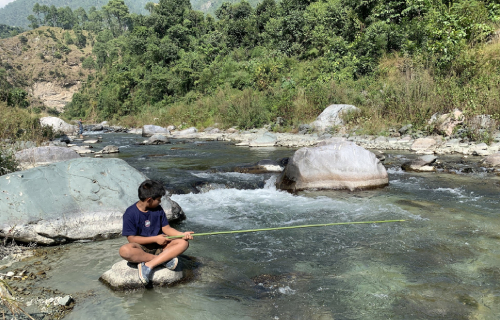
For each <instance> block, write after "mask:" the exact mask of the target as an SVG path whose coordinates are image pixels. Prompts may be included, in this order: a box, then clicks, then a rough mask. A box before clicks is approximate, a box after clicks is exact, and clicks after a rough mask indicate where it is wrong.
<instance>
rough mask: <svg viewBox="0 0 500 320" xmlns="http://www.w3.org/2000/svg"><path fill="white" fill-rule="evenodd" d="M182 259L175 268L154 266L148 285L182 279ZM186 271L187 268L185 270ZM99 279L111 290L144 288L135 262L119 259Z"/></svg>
mask: <svg viewBox="0 0 500 320" xmlns="http://www.w3.org/2000/svg"><path fill="white" fill-rule="evenodd" d="M184 263H185V262H184V260H183V259H182V258H180V259H179V264H178V265H177V267H176V268H175V270H169V269H166V268H163V267H156V268H155V269H153V271H152V278H151V282H150V285H149V286H151V285H152V286H167V285H171V284H173V283H175V282H178V281H180V280H182V279H183V278H184V277H185V274H186V273H187V272H185V271H184V270H183V269H184V266H183V264H184ZM186 271H187V270H186ZM99 280H100V281H102V282H104V283H105V284H107V285H108V286H109V287H111V289H113V290H129V289H137V288H144V285H143V284H142V282H141V280H140V279H139V274H138V271H137V264H135V263H129V262H127V261H125V260H121V261H119V262H117V263H115V264H114V265H113V266H112V267H111V269H110V270H108V271H106V272H105V273H104V274H103V275H102V276H101V277H100V278H99Z"/></svg>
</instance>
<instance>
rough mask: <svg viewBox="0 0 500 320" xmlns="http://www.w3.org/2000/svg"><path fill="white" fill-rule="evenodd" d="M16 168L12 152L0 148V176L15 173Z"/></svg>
mask: <svg viewBox="0 0 500 320" xmlns="http://www.w3.org/2000/svg"><path fill="white" fill-rule="evenodd" d="M17 166H18V164H17V161H16V158H15V157H14V154H13V152H12V151H10V150H7V149H4V148H2V147H0V176H3V175H4V174H7V173H11V172H13V171H16V170H17Z"/></svg>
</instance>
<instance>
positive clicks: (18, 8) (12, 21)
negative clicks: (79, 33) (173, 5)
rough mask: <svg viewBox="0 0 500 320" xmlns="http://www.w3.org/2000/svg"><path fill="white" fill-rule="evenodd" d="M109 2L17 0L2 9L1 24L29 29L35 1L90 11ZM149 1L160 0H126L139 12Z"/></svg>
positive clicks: (87, 0) (128, 4) (105, 0)
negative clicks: (29, 17) (91, 8)
mask: <svg viewBox="0 0 500 320" xmlns="http://www.w3.org/2000/svg"><path fill="white" fill-rule="evenodd" d="M108 2H109V0H16V1H14V2H11V3H9V4H7V5H6V6H5V7H3V8H1V9H0V24H6V25H9V26H13V27H22V28H24V29H29V27H28V25H29V21H28V19H27V17H28V16H29V15H30V14H33V6H34V5H35V3H38V4H40V5H47V6H51V5H54V6H56V7H57V8H59V7H66V6H68V7H70V8H71V10H75V9H78V8H79V7H82V8H83V9H85V11H88V10H89V9H90V7H93V6H94V7H96V8H97V9H100V8H101V7H102V6H104V5H106V4H107V3H108ZM148 2H158V1H152V0H125V4H126V5H127V7H128V8H129V10H130V12H131V13H137V14H146V13H147V11H146V9H144V6H145V5H146V3H148Z"/></svg>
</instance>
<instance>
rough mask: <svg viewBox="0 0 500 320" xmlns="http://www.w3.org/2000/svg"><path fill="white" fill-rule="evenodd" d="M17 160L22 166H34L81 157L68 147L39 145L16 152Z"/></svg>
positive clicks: (26, 167)
mask: <svg viewBox="0 0 500 320" xmlns="http://www.w3.org/2000/svg"><path fill="white" fill-rule="evenodd" d="M15 157H16V160H17V161H18V162H19V163H20V166H21V168H25V169H28V168H33V167H38V166H42V165H47V164H50V163H54V162H59V161H65V160H70V159H77V158H80V155H79V154H78V153H76V152H75V151H74V150H72V149H69V148H66V147H54V146H48V147H37V148H30V149H24V150H21V151H18V152H16V154H15Z"/></svg>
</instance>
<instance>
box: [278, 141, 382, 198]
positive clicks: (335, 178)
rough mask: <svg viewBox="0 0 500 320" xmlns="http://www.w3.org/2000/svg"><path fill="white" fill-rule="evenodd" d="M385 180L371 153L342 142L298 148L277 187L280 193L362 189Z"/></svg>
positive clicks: (351, 143) (348, 142) (376, 185)
mask: <svg viewBox="0 0 500 320" xmlns="http://www.w3.org/2000/svg"><path fill="white" fill-rule="evenodd" d="M388 183H389V178H388V175H387V171H386V170H385V167H384V166H383V165H382V164H381V163H380V161H379V160H378V159H377V157H376V156H375V154H373V153H372V152H370V151H368V150H366V149H364V148H362V147H359V146H357V145H356V144H354V143H353V142H350V141H346V140H345V139H331V140H328V141H324V142H322V143H320V144H319V145H318V146H317V147H312V148H309V147H306V148H302V149H299V150H297V151H296V152H295V154H294V155H293V156H292V157H291V158H290V160H289V162H288V164H287V166H286V168H285V170H284V171H283V174H282V175H281V176H280V177H279V178H278V181H277V183H276V185H277V187H278V188H280V189H284V190H293V191H299V190H305V189H349V190H355V189H366V188H375V187H381V186H385V185H387V184H388Z"/></svg>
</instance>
